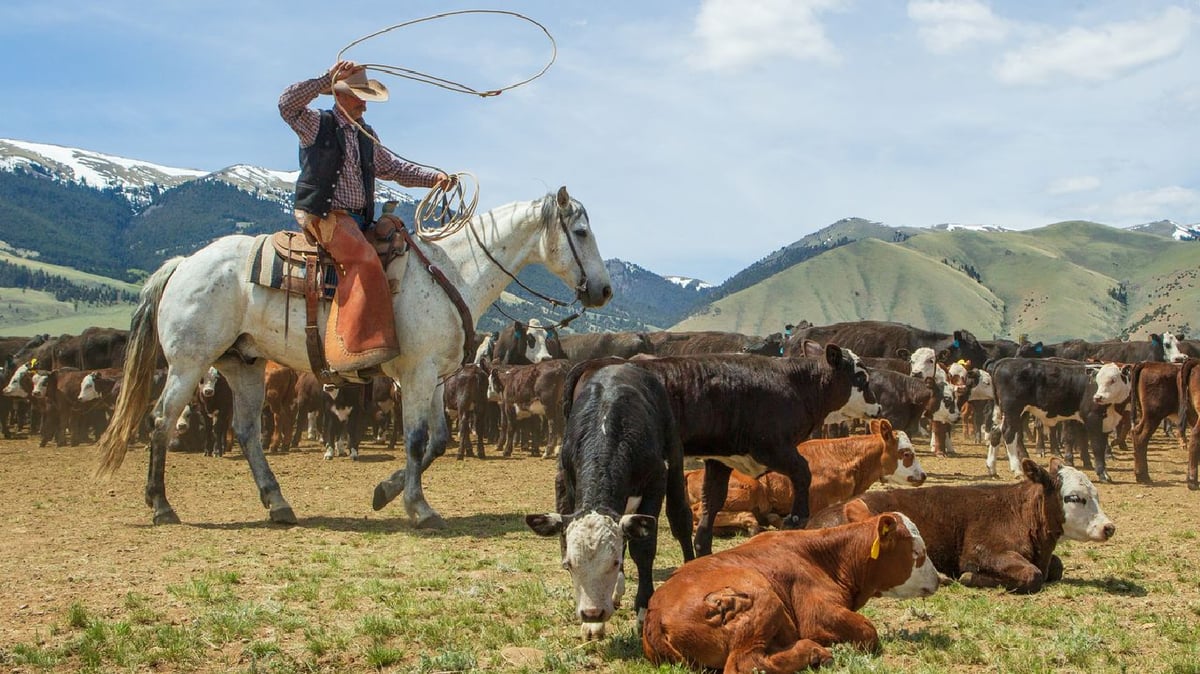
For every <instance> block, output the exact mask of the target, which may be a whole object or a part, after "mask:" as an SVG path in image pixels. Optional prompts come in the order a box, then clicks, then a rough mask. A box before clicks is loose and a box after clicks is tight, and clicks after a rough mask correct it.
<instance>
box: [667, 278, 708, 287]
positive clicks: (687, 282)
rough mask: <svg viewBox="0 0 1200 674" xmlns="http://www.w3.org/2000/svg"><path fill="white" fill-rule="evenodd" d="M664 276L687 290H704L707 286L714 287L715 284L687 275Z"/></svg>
mask: <svg viewBox="0 0 1200 674" xmlns="http://www.w3.org/2000/svg"><path fill="white" fill-rule="evenodd" d="M663 278H665V279H666V280H668V281H670V282H671V283H674V284H675V285H677V286H679V287H680V288H684V289H686V290H704V289H706V288H712V287H713V284H711V283H709V282H707V281H701V280H700V279H695V278H688V277H686V276H664V277H663Z"/></svg>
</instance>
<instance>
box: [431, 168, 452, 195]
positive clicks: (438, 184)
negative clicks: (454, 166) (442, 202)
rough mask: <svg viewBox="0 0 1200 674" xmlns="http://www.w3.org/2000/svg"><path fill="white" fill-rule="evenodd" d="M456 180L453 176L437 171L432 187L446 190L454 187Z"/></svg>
mask: <svg viewBox="0 0 1200 674" xmlns="http://www.w3.org/2000/svg"><path fill="white" fill-rule="evenodd" d="M456 182H458V181H457V180H455V179H454V176H448V175H446V174H445V173H442V172H440V171H439V172H438V174H437V177H436V178H435V182H434V183H433V189H442V190H445V191H447V192H448V191H450V190H452V189H454V184H455V183H456Z"/></svg>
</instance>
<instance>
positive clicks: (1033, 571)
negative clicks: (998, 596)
mask: <svg viewBox="0 0 1200 674" xmlns="http://www.w3.org/2000/svg"><path fill="white" fill-rule="evenodd" d="M1021 469H1022V470H1023V471H1024V474H1025V477H1026V478H1027V479H1026V480H1022V481H1021V482H1014V483H1011V484H1005V485H994V484H987V485H963V486H946V485H938V486H933V487H924V488H922V489H890V490H887V491H870V492H867V493H865V494H863V495H861V496H859V497H858V498H855V499H853V500H851V501H847V502H846V503H842V504H838V505H834V506H830V507H829V508H826V509H825V510H823V511H821V512H819V513H817V514H816V515H813V517H812V519H811V520H810V521H809V528H810V529H815V528H820V527H829V526H837V525H839V524H844V523H846V522H855V521H859V520H863V519H866V518H868V517H872V516H873V515H875V514H877V513H880V512H890V511H892V510H899V511H900V512H903V513H904V514H906V515H908V516H909V517H911V518H912V520H913V522H915V523H916V525H917V527H919V528H920V529H921V533H922V535H923V536H924V537H925V542H926V544H927V546H928V550H929V559H930V561H932V562H933V564H934V566H936V567H937V569H938V570H939V571H940V572H942V573H944V574H946V575H947V576H949V577H951V578H955V579H957V580H958V581H959V582H960V583H962V584H963V585H968V586H971V587H1004V588H1006V589H1008V590H1009V591H1012V592H1021V593H1032V592H1038V591H1039V590H1041V589H1042V585H1043V584H1044V583H1046V582H1052V581H1056V580H1059V579H1061V578H1062V572H1063V567H1062V560H1060V559H1059V558H1058V557H1057V556H1056V555H1055V554H1054V547H1055V546H1056V545H1057V544H1058V539H1059V538H1060V537H1062V536H1066V537H1067V538H1068V539H1071V540H1077V541H1107V540H1108V539H1109V538H1112V535H1113V534H1114V533H1116V529H1117V528H1116V526H1115V525H1113V523H1112V520H1110V519H1108V516H1107V515H1105V514H1104V511H1103V510H1102V509H1101V508H1100V501H1099V495H1098V494H1097V492H1096V487H1095V486H1094V485H1093V484H1092V483H1091V481H1090V480H1088V478H1087V476H1086V475H1084V474H1083V473H1081V472H1080V471H1078V470H1076V469H1074V468H1071V467H1069V466H1065V465H1063V464H1062V463H1061V462H1060V461H1059V460H1058V459H1054V460H1052V461H1051V462H1050V466H1049V469H1046V468H1042V467H1041V466H1039V465H1038V464H1037V463H1036V462H1035V461H1033V460H1032V459H1025V460H1024V461H1022V463H1021Z"/></svg>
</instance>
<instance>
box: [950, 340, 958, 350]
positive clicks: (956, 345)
mask: <svg viewBox="0 0 1200 674" xmlns="http://www.w3.org/2000/svg"><path fill="white" fill-rule="evenodd" d="M950 346H953V347H954V348H956V349H957V348H958V340H957V339H956V340H954V343H953V344H951V345H950Z"/></svg>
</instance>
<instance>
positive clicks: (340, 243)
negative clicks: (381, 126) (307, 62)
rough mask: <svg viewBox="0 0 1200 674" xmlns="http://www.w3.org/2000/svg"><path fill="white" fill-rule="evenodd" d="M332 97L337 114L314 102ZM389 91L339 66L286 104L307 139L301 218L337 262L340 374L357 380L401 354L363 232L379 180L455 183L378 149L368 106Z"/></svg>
mask: <svg viewBox="0 0 1200 674" xmlns="http://www.w3.org/2000/svg"><path fill="white" fill-rule="evenodd" d="M330 93H332V94H333V97H334V99H335V100H336V103H337V104H336V105H335V106H334V108H333V109H332V110H314V109H312V108H310V107H308V105H309V103H311V102H312V101H313V100H315V99H316V98H317V96H318V95H320V94H330ZM386 100H388V91H387V87H385V86H384V85H383V84H382V83H380V82H379V81H378V80H373V79H372V80H368V79H367V76H366V68H365V66H361V65H358V64H356V63H354V62H353V61H339V62H338V63H336V64H335V65H334V66H333V67H332V68H330V69H329V72H327V73H325V74H324V75H321V76H319V77H315V78H313V79H309V80H304V81H302V82H297V83H296V84H293V85H292V86H290V87H288V88H287V89H285V90H284V92H283V95H281V96H280V97H279V114H280V115H281V116H282V117H283V119H284V121H285V122H287V123H288V125H289V126H291V127H292V129H293V130H295V132H296V135H297V136H299V137H300V177H299V178H297V180H296V196H295V216H296V221H297V222H298V223H299V224H300V227H301V229H303V230H304V232H305V234H306V235H307V236H308V237H310V239H311V240H313V241H314V242H315V243H317V244H319V245H320V246H321V247H322V248H324V249H325V250H326V251H328V253H329V254H330V255H331V256H332V257H333V259H334V262H336V267H337V274H338V285H337V291H336V294H335V295H334V300H333V306H332V308H331V310H330V312H329V322H328V324H327V326H326V327H327V329H326V332H325V343H324V344H325V357H326V359H327V360H328V362H329V369H330V370H332V371H334V372H339V373H344V374H349V375H350V376H351V377H355V376H356V375H355V374H354V373H355V372H357V371H358V370H362V369H365V368H368V367H371V366H374V365H378V364H379V363H383V362H386V361H388V360H391V359H392V358H395V357H396V356H398V355H399V354H400V349H399V345H398V342H397V339H396V324H395V317H394V316H393V315H392V302H391V294H392V292H393V291H392V290H391V289H389V287H388V280H387V277H386V276H385V275H384V271H383V265H382V264H381V263H380V260H379V256H378V255H377V253H376V251H375V247H374V246H373V245H372V244H371V243H369V242H368V241H367V238H366V237H365V236H364V235H363V232H364V231H366V230H368V229H371V228H372V227H373V226H374V225H375V179H376V178H381V179H384V180H392V181H395V182H397V183H400V184H401V185H403V186H405V187H430V188H432V187H438V186H448V185H449V184H450V180H451V179H450V178H449V177H448V176H447V175H446V174H445V173H442V172H440V171H434V170H430V169H427V168H424V167H421V166H418V165H416V164H412V163H410V162H407V161H404V160H403V159H400V158H399V157H397V156H396V155H395V154H393V153H392V152H390V151H389V150H388V149H387V148H385V147H383V146H382V145H381V144H379V143H378V136H376V135H375V131H374V129H372V128H371V127H370V126H368V125H367V124H366V122H364V121H363V119H362V116H363V113H364V112H365V111H366V109H367V102H368V101H372V102H375V101H378V102H382V101H386Z"/></svg>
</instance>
